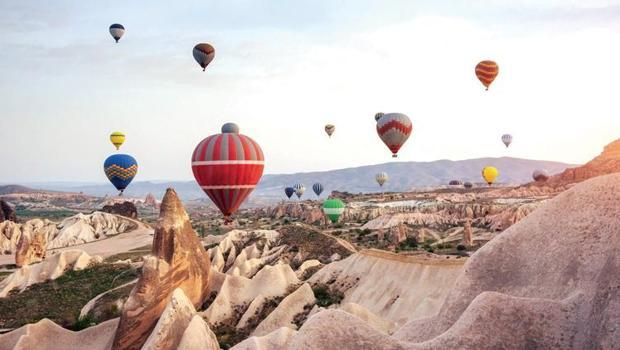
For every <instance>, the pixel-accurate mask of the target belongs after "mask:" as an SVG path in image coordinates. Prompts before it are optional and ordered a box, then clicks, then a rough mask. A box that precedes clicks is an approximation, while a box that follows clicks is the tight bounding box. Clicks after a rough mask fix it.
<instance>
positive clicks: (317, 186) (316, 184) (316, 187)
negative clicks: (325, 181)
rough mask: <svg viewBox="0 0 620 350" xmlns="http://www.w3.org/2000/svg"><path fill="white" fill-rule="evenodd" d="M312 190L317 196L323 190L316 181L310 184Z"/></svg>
mask: <svg viewBox="0 0 620 350" xmlns="http://www.w3.org/2000/svg"><path fill="white" fill-rule="evenodd" d="M312 190H313V191H314V193H316V195H317V196H320V195H321V193H322V192H323V185H321V184H320V183H318V182H317V183H315V184H314V185H312Z"/></svg>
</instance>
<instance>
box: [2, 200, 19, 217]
mask: <svg viewBox="0 0 620 350" xmlns="http://www.w3.org/2000/svg"><path fill="white" fill-rule="evenodd" d="M3 221H13V222H17V216H16V215H15V210H14V209H13V207H11V206H10V205H9V203H7V202H5V201H4V200H2V199H0V222H3Z"/></svg>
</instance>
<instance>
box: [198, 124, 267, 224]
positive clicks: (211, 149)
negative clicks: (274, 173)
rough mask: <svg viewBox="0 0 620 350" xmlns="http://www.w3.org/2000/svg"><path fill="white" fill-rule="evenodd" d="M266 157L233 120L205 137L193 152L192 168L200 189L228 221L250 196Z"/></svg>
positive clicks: (261, 173)
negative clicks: (218, 131) (217, 131)
mask: <svg viewBox="0 0 620 350" xmlns="http://www.w3.org/2000/svg"><path fill="white" fill-rule="evenodd" d="M264 167H265V158H264V156H263V151H262V150H261V148H260V146H259V145H258V143H256V142H255V141H254V140H252V139H251V138H249V137H248V136H245V135H241V134H239V127H238V126H237V124H234V123H226V124H224V125H223V126H222V133H221V134H215V135H211V136H209V137H207V138H205V139H204V140H202V141H201V142H200V143H198V145H197V146H196V149H194V153H193V155H192V171H193V172H194V177H195V178H196V182H198V185H200V188H202V190H203V191H204V192H205V193H206V194H207V196H209V198H211V201H213V203H214V204H215V205H216V206H217V207H218V209H220V211H221V212H222V214H224V218H225V221H226V222H227V223H229V222H231V219H230V216H231V215H232V214H233V213H234V212H235V211H237V209H239V206H240V205H241V203H243V201H244V200H245V199H246V198H247V197H248V195H249V194H250V193H251V192H252V190H253V189H254V188H255V187H256V184H257V183H258V181H259V180H260V178H261V176H262V175H263V168H264Z"/></svg>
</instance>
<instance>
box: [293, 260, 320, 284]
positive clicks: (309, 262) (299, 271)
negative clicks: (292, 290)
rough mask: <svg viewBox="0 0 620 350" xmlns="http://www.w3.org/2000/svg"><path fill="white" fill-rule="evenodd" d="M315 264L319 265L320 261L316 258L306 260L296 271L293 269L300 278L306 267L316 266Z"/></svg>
mask: <svg viewBox="0 0 620 350" xmlns="http://www.w3.org/2000/svg"><path fill="white" fill-rule="evenodd" d="M317 266H321V262H320V261H318V260H316V259H312V260H306V261H304V262H303V263H302V264H301V265H300V266H299V268H298V269H297V271H295V274H296V275H297V278H299V279H301V278H302V277H303V275H304V274H305V273H306V271H307V270H308V269H310V268H313V267H317Z"/></svg>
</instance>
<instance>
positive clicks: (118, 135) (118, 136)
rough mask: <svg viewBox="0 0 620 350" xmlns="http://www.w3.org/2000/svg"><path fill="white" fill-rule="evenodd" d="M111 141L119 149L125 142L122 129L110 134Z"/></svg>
mask: <svg viewBox="0 0 620 350" xmlns="http://www.w3.org/2000/svg"><path fill="white" fill-rule="evenodd" d="M110 142H112V144H113V145H114V147H116V149H119V148H120V147H121V145H122V144H123V143H125V134H123V133H122V132H120V131H115V132H113V133H111V134H110Z"/></svg>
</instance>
